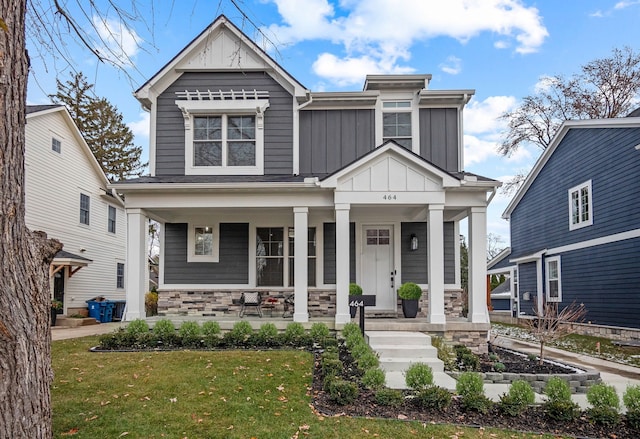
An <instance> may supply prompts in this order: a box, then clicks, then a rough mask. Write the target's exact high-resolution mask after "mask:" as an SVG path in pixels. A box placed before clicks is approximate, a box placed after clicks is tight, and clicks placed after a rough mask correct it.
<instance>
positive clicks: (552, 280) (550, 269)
mask: <svg viewBox="0 0 640 439" xmlns="http://www.w3.org/2000/svg"><path fill="white" fill-rule="evenodd" d="M545 267H546V270H545V274H546V293H547V301H548V302H562V283H561V281H560V256H554V257H550V258H547V259H546V260H545Z"/></svg>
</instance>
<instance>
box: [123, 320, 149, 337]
mask: <svg viewBox="0 0 640 439" xmlns="http://www.w3.org/2000/svg"><path fill="white" fill-rule="evenodd" d="M127 333H128V334H131V335H139V334H148V333H149V324H148V323H147V322H146V320H142V319H135V320H134V321H132V322H131V323H129V324H128V325H127Z"/></svg>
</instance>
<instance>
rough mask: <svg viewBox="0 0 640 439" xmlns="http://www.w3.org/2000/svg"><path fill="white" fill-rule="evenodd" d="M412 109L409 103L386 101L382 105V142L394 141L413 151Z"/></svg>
mask: <svg viewBox="0 0 640 439" xmlns="http://www.w3.org/2000/svg"><path fill="white" fill-rule="evenodd" d="M411 117H412V108H411V102H409V101H385V102H383V103H382V141H383V142H385V141H387V140H394V141H395V142H396V143H398V144H399V145H402V146H404V147H405V148H407V149H408V150H411V139H412V131H411Z"/></svg>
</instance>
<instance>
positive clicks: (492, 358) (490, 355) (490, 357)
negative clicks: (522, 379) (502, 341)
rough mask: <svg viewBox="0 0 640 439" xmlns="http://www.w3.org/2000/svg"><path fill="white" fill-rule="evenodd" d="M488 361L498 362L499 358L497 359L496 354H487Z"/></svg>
mask: <svg viewBox="0 0 640 439" xmlns="http://www.w3.org/2000/svg"><path fill="white" fill-rule="evenodd" d="M489 360H491V361H492V362H494V363H495V362H496V361H499V360H500V358H499V357H498V354H496V353H493V352H492V353H490V354H489Z"/></svg>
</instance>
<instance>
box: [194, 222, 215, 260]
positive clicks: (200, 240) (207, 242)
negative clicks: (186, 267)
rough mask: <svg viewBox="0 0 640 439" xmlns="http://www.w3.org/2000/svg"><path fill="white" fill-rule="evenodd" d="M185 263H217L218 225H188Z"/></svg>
mask: <svg viewBox="0 0 640 439" xmlns="http://www.w3.org/2000/svg"><path fill="white" fill-rule="evenodd" d="M188 233H189V235H188V239H187V251H188V254H187V262H219V260H220V259H219V249H220V224H219V223H217V222H208V223H205V224H189V231H188Z"/></svg>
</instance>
